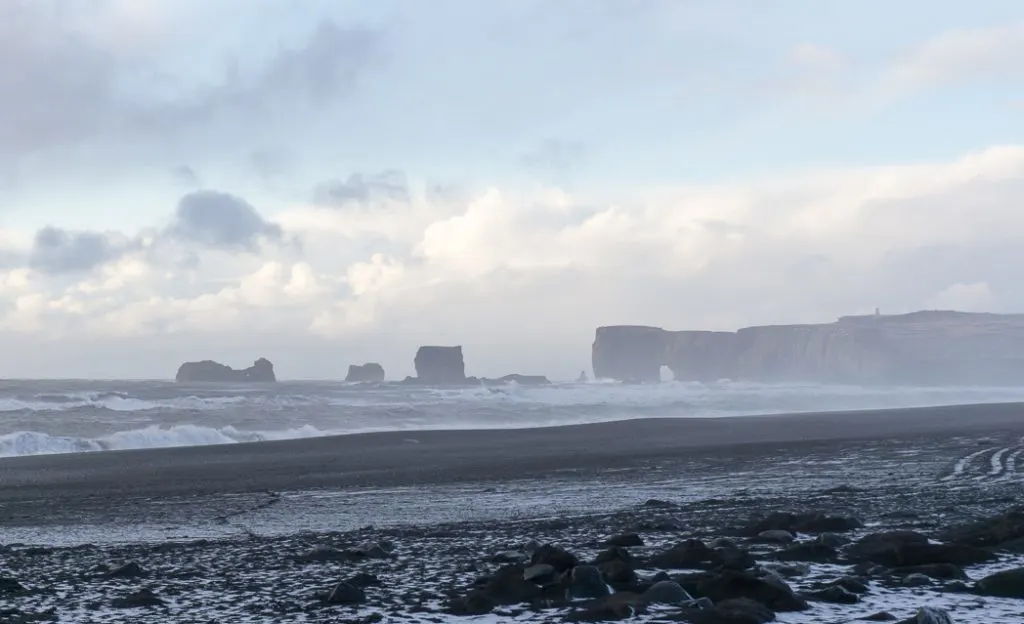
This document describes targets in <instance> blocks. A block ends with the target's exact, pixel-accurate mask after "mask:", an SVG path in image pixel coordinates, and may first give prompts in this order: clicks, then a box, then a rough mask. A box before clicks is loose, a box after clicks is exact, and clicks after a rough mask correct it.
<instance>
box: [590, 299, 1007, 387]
mask: <svg viewBox="0 0 1024 624" xmlns="http://www.w3.org/2000/svg"><path fill="white" fill-rule="evenodd" d="M592 359H593V367H594V375H595V376H597V377H604V378H610V379H619V380H622V381H657V380H658V379H659V378H660V370H661V367H662V366H667V367H668V368H669V369H670V370H671V371H672V374H673V377H674V378H675V379H677V380H682V381H716V380H719V379H732V380H736V381H758V382H800V381H807V382H821V383H849V384H872V385H876V384H893V385H895V384H907V385H988V386H1000V385H1021V384H1024V314H981V313H968V312H946V311H922V312H913V313H910V314H901V315H891V316H887V315H872V316H845V317H841V318H840V319H839V320H837V321H836V322H834V323H823V324H806V325H770V326H761V327H746V328H743V329H740V330H738V331H735V332H722V331H668V330H664V329H661V328H658V327H644V326H628V325H618V326H608V327H600V328H598V330H597V334H596V338H595V340H594V345H593V351H592Z"/></svg>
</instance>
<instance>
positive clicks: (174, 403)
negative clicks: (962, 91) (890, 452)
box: [0, 380, 1024, 413]
mask: <svg viewBox="0 0 1024 624" xmlns="http://www.w3.org/2000/svg"><path fill="white" fill-rule="evenodd" d="M278 386H279V387H278V388H272V389H265V388H264V389H261V390H260V391H253V390H252V389H244V388H233V389H224V388H217V387H216V386H213V387H212V388H211V390H209V391H206V392H205V393H204V392H201V391H197V390H196V389H195V388H189V389H188V392H189V393H188V394H179V393H180V392H181V390H179V389H177V388H175V387H174V385H173V384H165V385H163V386H161V387H159V388H158V391H157V392H156V394H157V396H154V392H153V390H152V389H148V388H147V389H146V390H145V391H124V390H117V391H112V390H111V391H73V392H54V391H49V392H44V393H35V394H24V393H3V392H0V413H5V412H70V411H82V410H94V411H95V410H104V411H111V412H147V411H181V412H187V411H224V410H234V409H239V408H244V409H250V408H255V409H260V410H266V411H274V410H290V409H297V408H303V407H312V406H326V407H338V408H402V407H408V406H417V405H419V406H422V405H439V404H452V403H454V404H463V405H471V406H477V407H481V406H483V407H486V406H494V407H509V406H515V405H526V404H534V405H543V406H546V407H549V408H559V407H596V406H602V407H612V406H618V407H622V408H658V407H686V406H693V407H699V408H704V407H718V406H721V407H722V408H723V409H724V410H726V411H734V410H735V409H749V408H750V407H752V406H753V407H756V406H757V405H772V406H775V405H778V406H780V407H781V408H782V409H800V408H803V407H806V408H807V409H815V410H817V409H846V408H850V409H856V408H860V407H902V406H911V405H931V404H945V403H973V402H992V401H1017V400H1024V388H982V387H933V388H927V387H917V388H915V387H899V386H892V387H885V386H879V387H868V388H865V387H861V386H840V385H824V384H760V383H746V382H731V381H727V380H723V381H720V382H717V383H697V382H669V383H662V384H655V385H629V384H618V383H607V382H589V383H564V384H551V385H549V386H518V385H516V384H509V385H506V386H501V387H484V386H471V387H451V388H439V387H433V388H431V387H421V386H408V385H402V384H397V383H392V384H377V385H372V386H359V385H353V384H328V383H323V384H302V385H299V384H291V383H287V382H285V383H282V384H279V385H278ZM5 394H6V396H5Z"/></svg>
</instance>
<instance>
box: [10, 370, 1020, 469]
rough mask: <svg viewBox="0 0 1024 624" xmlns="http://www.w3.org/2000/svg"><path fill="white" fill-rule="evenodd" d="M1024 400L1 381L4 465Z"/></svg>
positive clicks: (841, 393) (799, 391) (676, 387)
mask: <svg viewBox="0 0 1024 624" xmlns="http://www.w3.org/2000/svg"><path fill="white" fill-rule="evenodd" d="M1009 401H1024V388H980V387H979V388H965V387H933V388H912V387H872V388H864V387H856V386H829V385H821V384H755V383H739V382H729V381H722V382H718V383H708V384H703V383H681V382H678V383H677V382H668V383H663V384H657V385H647V386H636V385H624V384H617V383H605V382H590V383H565V384H553V385H550V386H516V385H510V386H504V387H500V388H486V387H468V388H427V387H416V386H406V385H402V384H387V383H386V384H367V385H359V384H341V383H324V382H280V383H278V384H275V386H273V387H271V388H268V387H266V386H263V387H256V386H252V387H246V386H217V385H211V386H209V387H202V388H200V387H195V386H192V387H182V386H180V385H177V384H174V383H167V382H84V381H83V382H34V381H17V382H16V381H4V382H0V457H11V456H18V455H40V454H54V453H82V452H97V451H112V450H127V449H145V448H162V447H180V446H201V445H210V444H234V443H241V442H259V441H265V440H281V439H292V438H309V437H320V436H326V435H338V434H350V433H360V432H367V431H420V430H428V429H496V428H497V429H510V428H521V427H544V426H553V425H572V424H585V423H594V422H603V421H611V420H627V419H634V418H654V417H658V418H677V417H689V418H719V417H729V416H737V415H753V414H774V413H786V412H813V411H833V410H855V409H877V408H895V407H920V406H929V405H951V404H965V403H995V402H1009Z"/></svg>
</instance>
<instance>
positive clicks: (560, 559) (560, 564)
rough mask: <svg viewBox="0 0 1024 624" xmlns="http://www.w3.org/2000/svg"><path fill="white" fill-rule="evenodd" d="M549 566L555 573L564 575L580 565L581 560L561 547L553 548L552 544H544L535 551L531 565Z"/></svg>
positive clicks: (531, 558)
mask: <svg viewBox="0 0 1024 624" xmlns="http://www.w3.org/2000/svg"><path fill="white" fill-rule="evenodd" d="M545 564H546V565H549V566H551V567H552V568H554V570H555V572H558V573H562V572H566V571H568V570H571V569H572V568H574V567H576V566H577V565H579V564H580V560H579V558H578V557H576V555H574V554H572V553H571V552H569V551H567V550H565V549H564V548H561V547H559V546H553V545H551V544H544V545H543V546H541V547H540V548H538V549H537V550H535V551H533V556H532V557H530V565H531V566H537V565H545Z"/></svg>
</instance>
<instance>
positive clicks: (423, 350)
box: [413, 346, 467, 385]
mask: <svg viewBox="0 0 1024 624" xmlns="http://www.w3.org/2000/svg"><path fill="white" fill-rule="evenodd" d="M413 365H414V366H415V367H416V381H417V382H419V383H425V384H434V385H448V384H464V383H466V381H467V380H466V364H465V361H464V360H463V359H462V347H461V346H457V347H436V346H426V347H420V348H419V350H417V351H416V357H415V359H413Z"/></svg>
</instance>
